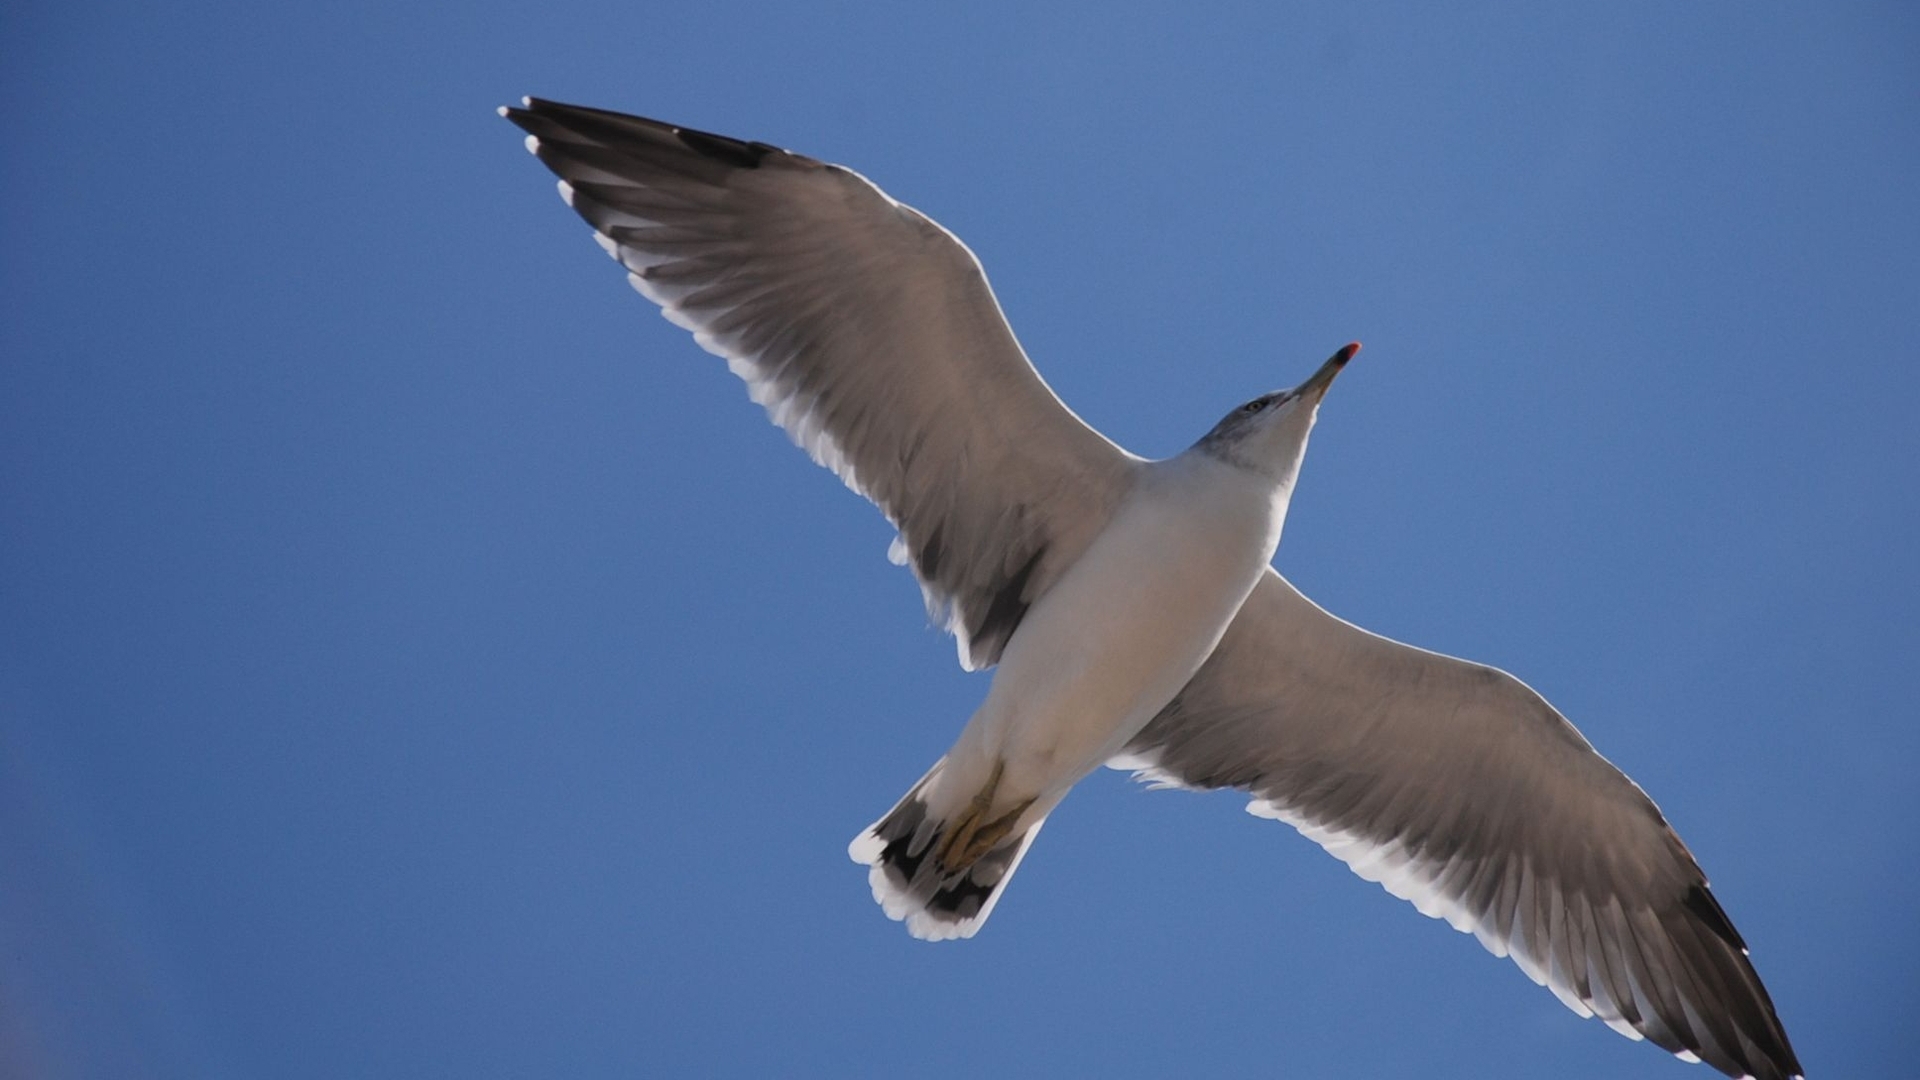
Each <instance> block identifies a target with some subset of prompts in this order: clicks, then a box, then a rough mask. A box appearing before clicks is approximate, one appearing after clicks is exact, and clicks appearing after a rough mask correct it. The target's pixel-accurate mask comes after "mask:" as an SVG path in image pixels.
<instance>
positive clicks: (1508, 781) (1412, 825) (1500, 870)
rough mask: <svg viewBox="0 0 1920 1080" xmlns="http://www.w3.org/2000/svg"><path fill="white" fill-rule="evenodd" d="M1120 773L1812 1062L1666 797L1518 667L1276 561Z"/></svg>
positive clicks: (1568, 979) (1579, 987) (1588, 988)
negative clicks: (1407, 626) (1432, 637)
mask: <svg viewBox="0 0 1920 1080" xmlns="http://www.w3.org/2000/svg"><path fill="white" fill-rule="evenodd" d="M1115 764H1116V765H1117V766H1118V767H1122V768H1135V769H1137V770H1139V771H1140V772H1141V773H1142V774H1143V775H1144V776H1146V777H1148V778H1151V779H1155V780H1158V781H1160V782H1162V783H1167V784H1172V785H1176V786H1182V787H1192V788H1238V789H1241V790H1244V791H1247V792H1249V793H1250V794H1251V795H1252V796H1253V802H1252V803H1251V804H1250V805H1249V806H1248V809H1249V810H1250V811H1252V812H1254V813H1256V814H1259V815H1261V816H1265V817H1272V818H1277V819H1279V820H1282V821H1286V822H1288V823H1290V824H1292V825H1294V826H1295V827H1296V828H1298V829H1299V830H1300V831H1301V832H1302V833H1304V834H1305V835H1306V836H1308V837H1309V838H1311V839H1313V840H1314V841H1316V842H1318V843H1320V844H1321V845H1323V846H1324V847H1325V848H1326V849H1327V850H1328V851H1330V852H1331V853H1333V854H1334V855H1335V856H1337V857H1339V858H1340V859H1342V860H1343V861H1345V862H1346V863H1347V864H1348V865H1349V866H1350V867H1351V868H1352V869H1353V870H1354V872H1355V873H1357V874H1359V875H1360V876H1361V877H1364V878H1366V879H1368V880H1370V881H1376V882H1379V883H1380V884H1381V885H1382V886H1383V887H1385V888H1386V889H1387V891H1388V892H1391V893H1392V894H1393V895H1395V896H1398V897H1401V898H1402V899H1405V900H1409V901H1411V902H1412V903H1413V904H1414V905H1415V906H1416V907H1417V908H1419V910H1420V911H1422V912H1424V913H1426V914H1427V915H1430V916H1433V917H1436V918H1442V919H1445V920H1447V922H1448V923H1450V924H1451V925H1452V926H1453V927H1454V928H1456V929H1458V930H1462V931H1466V932H1469V933H1472V934H1474V935H1475V936H1476V937H1478V938H1479V940H1480V942H1481V943H1482V944H1483V945H1485V946H1486V947H1487V948H1488V949H1489V950H1490V951H1492V952H1493V953H1494V954H1495V955H1498V956H1511V957H1512V958H1513V960H1514V962H1515V963H1517V964H1518V965H1519V966H1520V968H1521V969H1522V970H1524V971H1525V972H1526V973H1527V975H1528V976H1529V977H1531V978H1532V979H1533V980H1534V981H1535V982H1537V983H1541V984H1542V985H1545V986H1547V987H1548V988H1550V989H1551V990H1552V991H1553V992H1554V994H1555V995H1557V996H1558V997H1559V998H1560V1000H1561V1001H1563V1002H1564V1003H1566V1005H1567V1007H1568V1008H1570V1009H1572V1010H1573V1011H1575V1012H1577V1013H1579V1014H1580V1015H1582V1016H1595V1015H1597V1016H1599V1017H1600V1018H1601V1019H1603V1020H1605V1021H1606V1022H1607V1024H1608V1025H1609V1026H1611V1027H1613V1028H1614V1029H1615V1030H1617V1031H1619V1032H1621V1033H1622V1034H1624V1035H1627V1036H1628V1037H1630V1038H1635V1039H1638V1038H1642V1037H1644V1038H1646V1039H1649V1040H1651V1041H1652V1042H1654V1043H1655V1044H1657V1045H1659V1046H1662V1047H1664V1048H1666V1049H1667V1050H1669V1051H1672V1052H1673V1053H1676V1054H1679V1055H1681V1056H1682V1057H1687V1058H1698V1059H1700V1060H1704V1061H1706V1062H1708V1063H1709V1064H1711V1065H1713V1066H1714V1067H1715V1068H1718V1069H1720V1070H1722V1071H1723V1072H1726V1073H1728V1074H1729V1075H1733V1076H1740V1075H1750V1076H1757V1077H1762V1078H1767V1080H1773V1078H1782V1077H1788V1076H1796V1075H1798V1074H1799V1073H1800V1066H1799V1063H1798V1061H1796V1060H1795V1058H1794V1054H1793V1050H1792V1047H1791V1046H1790V1045H1789V1044H1788V1042H1787V1037H1786V1033H1785V1031H1784V1030H1782V1028H1781V1025H1780V1020H1779V1017H1778V1016H1777V1015H1776V1014H1775V1012H1774V1008H1773V1003H1772V1001H1771V1000H1770V999H1769V997H1768V995H1767V992H1766V989H1765V988H1764V987H1763V986H1762V985H1761V983H1760V979H1759V976H1758V975H1757V974H1756V973H1755V972H1754V969H1753V966H1752V964H1751V963H1749V961H1748V959H1747V951H1746V946H1745V944H1744V943H1743V942H1742V941H1741V940H1740V936H1739V935H1738V934H1737V933H1736V932H1735V931H1734V929H1733V926H1732V924H1731V923H1730V922H1728V921H1727V917H1726V914H1725V913H1724V912H1723V911H1722V910H1721V909H1720V905H1719V903H1718V901H1716V900H1715V899H1714V897H1713V894H1712V893H1711V892H1710V891H1708V888H1707V881H1706V878H1705V876H1704V875H1703V874H1702V873H1701V871H1700V868H1699V866H1698V865H1697V864H1696V863H1695V862H1694V859H1693V856H1692V854H1691V853H1689V852H1688V851H1687V848H1686V846H1685V845H1684V844H1682V843H1681V842H1680V838H1679V837H1678V836H1677V835H1675V834H1674V831H1673V830H1672V829H1671V828H1670V827H1668V825H1667V822H1666V820H1665V819H1664V818H1663V817H1662V816H1661V814H1660V811H1659V810H1658V808H1656V807H1655V806H1654V804H1653V802H1652V800H1650V799H1648V798H1647V796H1646V795H1645V793H1643V792H1642V791H1641V790H1640V788H1639V787H1637V786H1636V785H1635V784H1634V783H1633V781H1631V780H1629V779H1627V777H1626V776H1625V775H1623V774H1622V773H1621V772H1620V771H1619V770H1618V769H1616V768H1614V767H1613V765H1612V764H1611V763H1609V762H1608V761H1607V760H1606V759H1605V758H1603V757H1601V756H1600V755H1599V754H1598V753H1596V752H1595V751H1594V749H1593V748H1592V746H1590V745H1589V744H1588V743H1587V741H1586V739H1584V738H1582V737H1581V735H1580V733H1579V732H1578V731H1576V730H1574V727H1573V725H1572V724H1569V723H1568V722H1567V721H1566V719H1565V718H1564V717H1562V716H1561V715H1560V714H1559V713H1558V712H1557V711H1555V710H1554V708H1553V707H1552V706H1551V705H1549V704H1547V702H1546V701H1545V700H1544V699H1542V698H1541V697H1540V695H1538V694H1536V693H1534V692H1533V691H1532V690H1531V689H1529V688H1528V687H1527V686H1526V685H1524V684H1523V683H1521V682H1520V681H1519V680H1517V679H1515V678H1513V677H1512V676H1510V675H1508V674H1506V673H1505V672H1501V671H1497V670H1495V669H1493V668H1490V667H1486V666H1484V665H1480V664H1473V663H1468V662H1466V661H1462V660H1455V659H1452V658H1450V657H1445V656H1440V655H1438V654H1435V653H1430V652H1426V651H1423V650H1420V649H1415V648H1412V647H1410V646H1407V645H1402V644H1400V643H1398V642H1394V641H1390V640H1388V639H1386V638H1383V637H1380V636H1378V635H1375V634H1370V633H1368V632H1366V631H1364V630H1361V629H1359V628H1357V627H1354V626H1352V625H1350V624H1348V623H1345V622H1342V621H1341V620H1339V619H1337V618H1334V617H1333V616H1332V615H1329V614H1327V613H1326V612H1325V611H1323V610H1321V609H1320V608H1319V607H1317V606H1316V605H1315V604H1314V603H1313V602H1312V601H1310V600H1308V599H1307V598H1306V597H1304V596H1302V595H1301V594H1300V593H1299V592H1298V591H1297V590H1295V589H1294V588H1293V586H1292V585H1290V584H1289V583H1288V582H1287V581H1286V580H1285V579H1284V578H1282V577H1280V575H1279V574H1277V573H1274V572H1272V571H1269V572H1268V574H1267V576H1266V577H1265V579H1263V580H1262V581H1261V583H1260V585H1259V586H1258V587H1257V588H1256V589H1255V591H1254V593H1253V595H1252V596H1251V597H1250V598H1249V599H1248V601H1247V603H1246V605H1245V606H1244V607H1243V608H1242V609H1241V611H1240V614H1239V616H1238V617H1237V618H1236V619H1235V620H1234V623H1233V625H1232V626H1231V627H1229V628H1228V630H1227V633H1226V636H1225V637H1224V638H1223V639H1222V640H1221V642H1220V646H1219V648H1217V649H1216V650H1215V651H1214V653H1213V655H1212V656H1211V657H1210V658H1209V659H1208V660H1207V662H1206V664H1205V665H1204V666H1203V667H1201V669H1200V671H1199V672H1198V673H1196V674H1195V676H1194V678H1193V680H1192V681H1191V682H1190V683H1189V684H1188V685H1187V687H1186V688H1185V689H1183V690H1182V691H1181V692H1180V694H1179V696H1178V697H1176V698H1175V699H1174V700H1173V702H1172V703H1171V704H1169V705H1168V706H1167V707H1166V709H1165V710H1164V711H1162V712H1161V713H1160V715H1159V716H1157V717H1156V718H1155V719H1154V720H1153V722H1152V723H1150V724H1149V725H1148V726H1147V727H1146V729H1145V730H1143V731H1142V732H1141V734H1140V735H1139V736H1138V737H1137V738H1136V739H1135V740H1134V742H1133V743H1132V744H1131V745H1130V746H1129V747H1128V748H1127V751H1126V756H1125V757H1124V758H1122V759H1119V760H1117V761H1116V762H1115Z"/></svg>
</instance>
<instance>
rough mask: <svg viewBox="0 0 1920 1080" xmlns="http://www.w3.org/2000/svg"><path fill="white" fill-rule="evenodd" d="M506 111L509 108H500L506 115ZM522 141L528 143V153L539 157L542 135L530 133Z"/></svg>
mask: <svg viewBox="0 0 1920 1080" xmlns="http://www.w3.org/2000/svg"><path fill="white" fill-rule="evenodd" d="M506 113H507V110H505V109H501V110H500V115H502V116H505V115H506ZM521 141H522V142H523V143H525V144H526V147H527V153H529V154H532V155H534V156H535V157H538V156H539V155H540V136H538V135H529V136H527V137H526V138H525V139H522V140H521Z"/></svg>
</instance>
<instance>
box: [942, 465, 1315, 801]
mask: <svg viewBox="0 0 1920 1080" xmlns="http://www.w3.org/2000/svg"><path fill="white" fill-rule="evenodd" d="M1285 512H1286V505H1285V493H1284V492H1283V493H1281V494H1280V495H1279V496H1277V497H1276V495H1275V492H1274V490H1273V487H1272V485H1271V483H1270V482H1269V481H1267V480H1266V479H1264V478H1262V477H1258V476H1255V475H1253V474H1251V473H1248V472H1247V471H1246V470H1243V469H1240V468H1236V467H1234V466H1231V465H1226V464H1223V463H1221V462H1219V461H1217V460H1215V459H1213V458H1210V457H1207V456H1205V455H1200V454H1189V455H1182V456H1181V457H1178V458H1174V459H1171V460H1169V461H1165V462H1159V463H1156V464H1155V465H1154V466H1153V467H1151V468H1150V469H1149V470H1148V471H1147V472H1146V473H1145V475H1144V476H1143V477H1142V480H1141V483H1140V484H1139V486H1138V487H1137V488H1136V489H1135V491H1134V492H1133V493H1132V494H1131V495H1130V496H1129V498H1128V500H1127V502H1126V503H1125V504H1123V505H1122V507H1121V508H1120V509H1119V511H1118V512H1117V513H1116V514H1115V516H1114V518H1113V521H1112V522H1111V524H1110V525H1109V526H1108V527H1107V529H1106V530H1105V531H1104V532H1103V533H1101V535H1100V537H1099V538H1098V539H1097V540H1095V541H1094V543H1093V545H1092V546H1091V547H1089V548H1088V549H1087V551H1086V553H1085V554H1084V555H1082V556H1081V558H1080V560H1079V561H1078V562H1077V563H1075V564H1074V566H1073V567H1072V568H1071V569H1070V570H1069V571H1068V572H1067V573H1066V574H1065V576H1063V577H1062V578H1061V579H1060V581H1058V582H1057V583H1056V584H1055V585H1054V586H1053V588H1052V589H1051V590H1049V591H1048V592H1047V594H1046V595H1045V596H1044V597H1042V598H1041V599H1040V601H1039V602H1038V603H1036V604H1035V605H1034V606H1033V607H1032V609H1031V610H1029V611H1028V612H1027V615H1026V617H1025V619H1023V620H1022V621H1021V623H1020V628H1019V630H1018V631H1017V632H1016V633H1015V634H1014V636H1013V638H1012V640H1010V641H1009V642H1008V644H1007V648H1006V651H1005V653H1004V654H1003V655H1002V656H1001V658H1000V666H999V668H998V670H997V671H996V672H995V675H994V681H993V687H992V689H991V690H990V691H989V692H988V694H987V700H986V701H985V702H984V703H983V704H982V705H981V707H980V709H979V711H978V712H976V713H975V714H974V717H973V719H972V721H971V722H970V723H969V724H968V725H967V728H966V730H965V731H964V732H962V734H961V736H960V740H959V742H958V743H956V744H955V746H954V748H953V750H952V751H951V752H950V753H949V754H948V756H947V764H946V770H945V775H944V776H943V777H942V781H943V782H942V783H941V785H940V786H941V788H943V789H944V790H943V791H942V792H940V793H939V794H940V795H942V796H951V795H952V794H953V793H955V792H958V791H973V790H978V785H979V784H980V783H982V782H984V780H985V777H986V776H987V775H988V774H989V773H990V772H991V771H992V769H993V767H994V763H995V762H996V761H1000V760H1004V761H1005V762H1006V771H1005V775H1004V777H1003V779H1002V782H1001V787H1000V796H1001V798H1000V799H996V802H1000V801H1003V800H1004V801H1005V802H1008V803H1017V802H1018V801H1019V800H1021V799H1024V798H1028V797H1032V798H1035V799H1036V800H1037V802H1036V804H1035V806H1034V808H1033V810H1034V813H1036V814H1039V815H1044V814H1045V813H1046V812H1047V811H1048V810H1050V809H1051V808H1052V806H1053V804H1054V803H1056V802H1057V801H1058V800H1059V798H1060V797H1061V796H1063V795H1065V793H1066V791H1067V789H1068V788H1069V787H1071V786H1072V785H1073V783H1074V782H1075V781H1076V780H1078V779H1079V778H1080V777H1082V776H1084V775H1086V774H1087V773H1088V772H1090V771H1092V770H1093V769H1094V768H1096V767H1098V766H1099V765H1100V764H1101V763H1102V762H1103V761H1105V760H1106V759H1107V758H1109V757H1111V756H1112V755H1113V754H1114V753H1116V752H1118V750H1119V749H1120V747H1122V746H1124V745H1125V744H1126V742H1127V740H1128V739H1130V738H1132V737H1133V736H1134V735H1135V734H1136V733H1138V732H1139V731H1140V729H1141V728H1143V727H1145V726H1146V724H1147V722H1148V721H1149V720H1151V719H1152V718H1153V716H1154V715H1155V714H1156V713H1158V712H1159V711H1160V709H1161V708H1163V707H1164V706H1165V705H1166V704H1167V702H1169V701H1171V700H1172V699H1173V696H1174V695H1175V694H1176V693H1178V692H1179V691H1180V688H1181V687H1182V686H1185V685H1186V683H1187V680H1188V679H1190V678H1191V677H1192V676H1193V673H1194V672H1195V671H1196V670H1198V669H1199V667H1200V664H1201V663H1202V662H1203V661H1205V660H1206V658H1207V656H1208V655H1209V654H1210V653H1212V651H1213V648H1214V646H1215V645H1216V644H1218V643H1219V641H1220V636H1221V635H1222V634H1223V633H1225V631H1226V628H1227V624H1228V623H1229V622H1231V621H1232V619H1233V617H1234V615H1235V613H1237V612H1238V611H1239V609H1240V605H1241V603H1242V602H1243V601H1245V600H1246V598H1247V595H1248V593H1249V592H1250V591H1251V590H1252V588H1253V585H1254V583H1255V582H1256V581H1257V580H1258V579H1259V575H1260V574H1261V572H1262V571H1264V570H1265V568H1266V566H1267V564H1268V562H1270V561H1271V560H1272V558H1273V552H1274V547H1275V545H1276V544H1277V543H1278V542H1279V539H1280V526H1281V522H1282V520H1283V519H1284V516H1285ZM939 801H942V802H944V801H946V800H945V799H944V798H942V799H939Z"/></svg>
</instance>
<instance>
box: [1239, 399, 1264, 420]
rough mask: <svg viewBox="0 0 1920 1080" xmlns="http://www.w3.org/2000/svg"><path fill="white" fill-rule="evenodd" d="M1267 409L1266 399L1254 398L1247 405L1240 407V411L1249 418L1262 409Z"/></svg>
mask: <svg viewBox="0 0 1920 1080" xmlns="http://www.w3.org/2000/svg"><path fill="white" fill-rule="evenodd" d="M1266 407H1267V399H1266V398H1254V399H1253V400H1252V401H1249V402H1247V403H1246V404H1245V405H1242V406H1240V411H1241V412H1243V413H1246V414H1247V415H1248V416H1251V415H1253V414H1254V413H1257V412H1259V411H1260V410H1261V409H1264V408H1266Z"/></svg>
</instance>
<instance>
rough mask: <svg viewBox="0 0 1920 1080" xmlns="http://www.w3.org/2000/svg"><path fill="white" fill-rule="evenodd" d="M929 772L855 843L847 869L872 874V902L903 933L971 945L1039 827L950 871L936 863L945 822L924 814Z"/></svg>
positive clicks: (849, 850)
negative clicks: (856, 866)
mask: <svg viewBox="0 0 1920 1080" xmlns="http://www.w3.org/2000/svg"><path fill="white" fill-rule="evenodd" d="M939 771H940V766H938V765H935V766H934V767H933V771H932V772H929V773H928V774H927V775H926V777H925V778H923V779H922V780H921V781H920V782H919V783H918V784H915V785H914V786H913V790H911V791H909V792H907V796H906V798H904V799H901V800H900V802H899V804H898V805H896V806H895V807H894V808H893V809H892V810H891V811H889V812H888V813H887V815H886V816H885V817H883V818H881V819H880V820H879V821H877V822H875V823H874V824H873V825H872V826H871V827H869V828H868V829H867V830H866V831H865V832H862V833H861V834H860V835H859V836H857V837H855V838H854V840H853V843H852V844H850V845H849V846H848V847H847V854H848V855H849V856H851V857H852V858H853V861H854V862H857V863H863V864H865V865H867V866H869V867H871V868H872V869H870V870H869V871H868V872H867V882H868V884H870V885H871V886H873V898H874V900H875V901H876V902H878V903H879V905H880V907H881V909H882V910H883V911H885V912H886V913H887V917H888V918H890V919H894V920H898V921H904V922H905V923H906V924H907V932H908V933H910V934H912V935H913V936H914V937H917V938H920V939H922V940H925V941H946V940H949V939H952V938H970V937H972V936H973V935H974V934H975V933H976V932H977V931H978V930H979V929H980V926H981V924H983V923H985V922H986V921H987V916H988V915H990V914H992V913H993V906H994V904H996V903H998V902H999V900H1000V893H1001V891H1002V890H1004V889H1005V888H1006V887H1007V882H1008V880H1009V879H1011V878H1012V877H1013V872H1014V870H1016V869H1018V868H1019V866H1020V860H1021V858H1023V857H1024V856H1025V855H1026V853H1027V846H1028V845H1030V844H1032V843H1033V838H1034V837H1035V836H1037V835H1039V833H1040V826H1041V825H1043V824H1045V819H1044V818H1043V819H1041V820H1040V821H1036V822H1034V823H1033V824H1032V825H1029V826H1028V827H1026V828H1025V829H1022V830H1020V831H1018V832H1013V833H1009V834H1008V835H1007V837H1006V838H1005V839H1004V840H1002V841H1001V842H1000V843H998V844H996V845H994V846H993V847H992V848H990V849H988V850H987V852H986V853H985V854H983V855H981V856H980V857H979V858H977V859H975V860H974V861H973V862H971V863H967V864H965V865H959V866H950V865H948V864H946V863H945V862H943V861H942V860H941V858H940V855H939V850H940V846H941V845H940V840H941V838H942V836H944V835H945V832H946V826H947V822H944V821H938V820H935V819H933V818H932V817H931V816H930V815H929V814H928V812H927V803H926V800H925V797H924V793H925V791H926V789H927V785H928V782H929V781H931V780H932V779H933V778H934V777H935V776H936V775H938V774H939Z"/></svg>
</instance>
